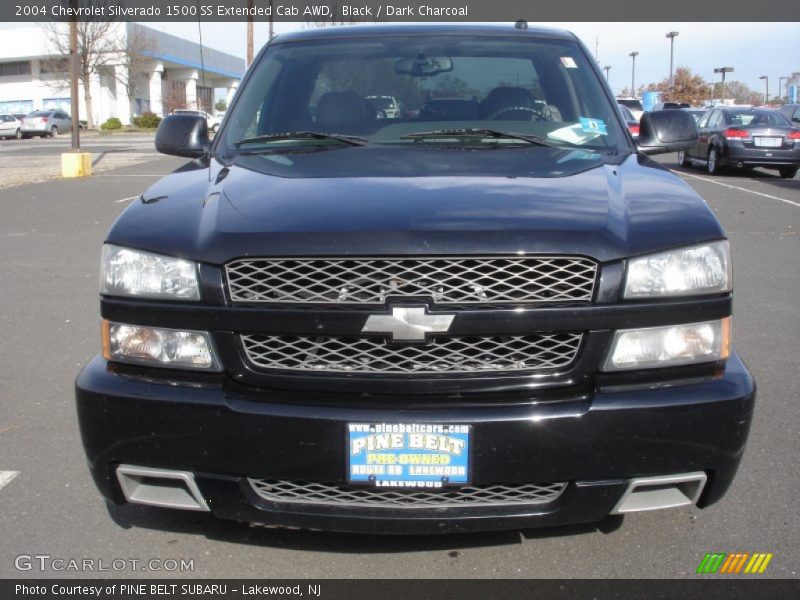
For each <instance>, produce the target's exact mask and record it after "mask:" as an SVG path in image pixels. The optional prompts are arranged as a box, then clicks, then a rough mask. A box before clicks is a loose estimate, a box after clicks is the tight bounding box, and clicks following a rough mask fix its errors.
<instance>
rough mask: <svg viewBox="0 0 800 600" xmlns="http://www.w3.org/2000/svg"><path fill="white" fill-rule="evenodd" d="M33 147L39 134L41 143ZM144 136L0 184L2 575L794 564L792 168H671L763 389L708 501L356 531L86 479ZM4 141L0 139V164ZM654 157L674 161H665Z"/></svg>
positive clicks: (796, 248) (436, 572)
mask: <svg viewBox="0 0 800 600" xmlns="http://www.w3.org/2000/svg"><path fill="white" fill-rule="evenodd" d="M99 141H100V142H102V141H103V140H99ZM109 141H112V140H109ZM118 141H119V140H118ZM39 142H42V143H43V144H44V145H41V146H38V147H37V146H35V144H38V143H39ZM11 143H16V142H8V144H11ZM50 143H51V142H50V141H48V140H29V141H28V142H23V143H22V145H20V146H19V147H18V148H16V149H15V154H16V152H20V153H24V152H26V151H27V149H28V148H29V147H30V148H33V149H35V150H37V151H39V154H36V156H39V157H41V156H44V155H43V154H42V153H41V150H43V149H46V148H48V150H47V151H48V152H50V150H49V146H47V145H48V144H50ZM61 143H62V142H61V140H57V144H56V145H55V146H54V147H53V149H52V152H53V153H55V152H59V151H60V149H59V146H58V144H61ZM120 143H122V142H120ZM134 145H135V144H134ZM145 146H146V144H144V143H143V144H142V145H141V147H142V153H143V154H145V155H147V156H145V157H144V158H143V159H142V160H137V164H135V165H133V166H123V167H121V168H116V169H112V170H108V171H104V172H101V173H99V174H98V175H96V176H93V177H92V178H89V179H86V180H70V181H66V180H54V181H49V182H43V183H33V184H25V185H17V186H14V187H8V188H6V189H0V211H2V213H1V214H2V218H0V252H1V254H0V255H1V256H2V260H1V261H0V282H2V283H0V306H2V307H3V310H2V312H0V331H2V342H0V347H2V352H0V532H2V533H1V534H0V577H20V576H22V577H54V576H64V575H68V576H79V575H84V576H85V575H89V576H92V575H100V576H113V575H118V576H147V577H158V576H181V575H185V576H192V577H223V576H227V577H259V578H280V577H289V578H291V577H311V578H317V577H366V578H370V577H389V578H392V577H414V578H447V577H511V578H514V577H599V578H606V577H634V578H639V577H694V576H695V569H696V568H697V565H698V564H699V563H700V561H701V559H702V558H703V556H704V554H705V553H706V552H712V551H718V552H737V551H740V552H772V553H774V558H773V560H772V562H771V563H770V566H769V569H768V570H767V572H766V574H765V575H763V576H770V577H796V576H797V574H798V571H800V558H798V554H797V540H798V539H800V522H798V520H797V518H796V512H797V499H798V498H799V497H800V480H799V479H798V477H797V462H796V461H797V457H798V455H799V454H800V435H798V434H799V433H800V417H799V416H800V410H798V402H800V392H798V385H797V384H798V372H800V358H799V357H800V353H798V351H797V340H798V339H800V318H798V317H799V316H800V308H798V302H797V298H798V297H800V269H799V268H798V264H799V263H800V236H798V229H800V179H794V180H781V179H779V178H778V177H777V176H776V175H774V174H772V173H770V172H767V171H756V172H753V173H749V174H739V175H721V176H714V177H711V176H708V175H706V174H705V173H704V172H703V171H702V170H700V169H699V168H698V169H679V170H678V173H679V175H680V176H681V177H683V178H684V179H685V181H686V182H687V183H688V184H689V185H690V186H692V187H693V188H694V189H696V190H697V191H698V192H699V193H700V194H701V195H702V196H703V197H704V198H705V199H706V200H707V201H708V203H709V205H710V206H711V207H712V208H713V210H714V211H715V212H716V214H717V215H718V216H719V218H720V220H721V221H722V223H723V225H724V226H725V228H726V229H727V232H728V234H729V236H730V239H731V244H732V248H733V258H734V266H735V267H734V268H735V308H734V343H735V345H736V346H737V347H738V350H739V352H740V353H741V354H742V356H743V358H744V359H745V361H746V362H747V364H748V366H749V367H750V369H751V371H752V373H753V375H754V377H755V378H756V380H757V382H758V385H759V400H758V406H757V411H756V416H755V421H754V425H753V429H752V431H751V437H750V443H749V446H748V449H747V452H746V454H745V457H744V461H743V463H742V466H741V469H740V471H739V474H738V476H737V478H736V480H735V482H734V484H733V487H732V488H731V490H730V491H729V492H728V495H727V496H726V497H725V498H724V499H723V500H722V501H721V502H720V503H718V504H716V505H714V506H713V507H710V508H709V509H706V510H698V509H696V508H690V509H678V510H670V511H660V512H653V513H644V514H639V515H630V516H627V517H625V519H624V520H623V521H621V522H620V521H619V520H617V521H609V522H607V523H603V524H601V525H600V526H585V527H583V526H582V527H567V528H556V529H544V530H526V531H520V532H503V533H486V534H474V535H456V536H446V537H443V536H436V537H397V538H392V537H366V536H356V535H341V534H329V533H316V532H306V531H291V530H275V529H270V528H266V527H258V526H248V525H240V524H236V523H232V522H227V521H218V520H215V519H213V518H211V517H208V516H205V515H198V514H195V513H181V512H171V511H167V510H156V509H145V508H141V507H136V506H124V507H113V508H108V507H107V506H106V504H105V502H104V501H103V500H102V499H101V498H100V496H99V495H98V494H97V492H96V490H95V489H94V487H93V485H92V483H91V481H90V478H89V473H88V470H87V468H86V465H85V462H84V455H83V450H82V448H81V445H80V439H79V436H78V429H77V421H76V415H75V410H74V404H73V392H72V382H73V379H74V377H75V375H76V373H77V372H78V370H79V369H80V367H81V366H82V365H83V364H85V363H86V362H87V361H88V360H89V359H90V358H91V357H92V356H93V355H94V354H96V353H97V351H98V348H99V331H98V330H99V326H98V323H99V319H98V313H97V310H98V302H97V271H98V263H99V251H100V245H101V243H102V241H103V237H104V234H105V232H106V231H107V229H108V227H109V226H110V224H111V223H112V222H113V220H114V219H115V217H116V216H117V215H118V214H119V212H120V211H121V210H123V209H124V207H125V206H126V205H127V203H128V202H129V201H130V200H131V199H132V198H133V197H136V196H137V195H138V194H139V193H140V192H141V191H143V189H144V188H145V187H146V186H147V185H149V184H150V183H152V182H155V181H156V180H157V179H158V177H159V176H161V175H162V174H165V173H167V172H169V171H170V170H172V169H174V168H176V167H178V166H179V165H181V164H182V163H183V161H181V160H180V159H172V158H164V157H158V156H157V155H155V154H153V153H152V150H148V149H147V148H146V147H145ZM101 147H102V146H100V145H98V146H97V148H98V149H99V148H101ZM6 148H7V143H2V147H0V160H2V158H3V157H4V156H5V153H6ZM661 160H663V161H664V162H667V163H670V164H671V165H674V164H675V163H674V157H665V158H663V159H661ZM670 161H671V162H670ZM21 554H27V555H34V554H45V555H49V556H51V557H53V558H65V559H69V558H77V559H82V558H88V559H94V560H100V559H102V560H103V561H104V562H105V563H106V565H109V564H111V561H112V560H113V559H138V560H144V561H146V560H149V559H151V558H161V559H167V558H172V559H193V560H194V565H193V566H194V569H193V571H190V572H185V573H176V572H166V571H148V572H142V571H140V570H138V569H134V568H131V567H126V568H125V569H122V570H121V571H119V572H116V571H113V570H112V571H105V572H100V573H74V572H59V571H54V570H45V571H44V572H41V571H39V570H38V569H37V568H34V569H33V570H32V571H19V570H17V569H16V568H15V558H16V557H17V556H19V555H21Z"/></svg>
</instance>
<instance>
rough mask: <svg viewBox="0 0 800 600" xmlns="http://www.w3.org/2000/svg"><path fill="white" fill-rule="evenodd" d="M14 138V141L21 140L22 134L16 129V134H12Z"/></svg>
mask: <svg viewBox="0 0 800 600" xmlns="http://www.w3.org/2000/svg"><path fill="white" fill-rule="evenodd" d="M14 137H15V138H16V139H18V140H21V139H22V132H21V131H20V130H19V129H17V132H16V133H15V134H14Z"/></svg>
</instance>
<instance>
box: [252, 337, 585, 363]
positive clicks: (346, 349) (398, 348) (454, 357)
mask: <svg viewBox="0 0 800 600" xmlns="http://www.w3.org/2000/svg"><path fill="white" fill-rule="evenodd" d="M582 339H583V334H582V333H575V332H565V333H540V334H533V335H523V336H500V335H496V336H474V337H470V336H463V337H460V336H453V337H441V338H432V340H430V341H429V343H428V344H425V345H410V344H393V343H387V342H386V341H385V340H383V339H381V338H372V337H358V336H342V337H312V336H307V337H306V336H295V335H263V334H243V335H242V336H241V340H242V345H243V347H244V351H245V355H246V356H247V360H248V361H249V362H250V363H251V364H252V365H254V366H255V367H257V368H260V369H279V370H292V371H318V372H337V373H454V372H456V373H465V372H496V371H526V370H541V369H555V368H563V367H566V366H568V365H569V364H571V363H572V362H573V360H575V357H576V355H577V353H578V349H579V347H580V343H581V340H582Z"/></svg>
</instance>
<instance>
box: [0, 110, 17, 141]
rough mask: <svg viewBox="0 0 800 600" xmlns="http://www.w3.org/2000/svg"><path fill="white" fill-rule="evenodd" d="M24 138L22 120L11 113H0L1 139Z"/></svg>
mask: <svg viewBox="0 0 800 600" xmlns="http://www.w3.org/2000/svg"><path fill="white" fill-rule="evenodd" d="M7 138H17V139H18V140H19V139H21V138H22V121H20V120H19V119H18V118H17V117H15V116H14V115H12V114H10V113H5V114H2V115H0V139H7Z"/></svg>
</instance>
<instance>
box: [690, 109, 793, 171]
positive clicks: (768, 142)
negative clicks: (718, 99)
mask: <svg viewBox="0 0 800 600" xmlns="http://www.w3.org/2000/svg"><path fill="white" fill-rule="evenodd" d="M697 127H698V129H699V130H700V136H699V139H698V142H697V144H696V145H695V146H694V147H693V148H691V149H689V150H687V151H685V152H679V153H678V164H680V165H681V166H688V165H690V164H691V163H692V161H694V160H701V161H705V163H706V169H707V170H708V172H709V173H711V174H712V175H713V174H715V173H718V172H719V170H720V169H722V168H724V167H727V166H735V167H766V168H768V169H777V170H778V172H779V173H780V174H781V177H784V178H786V179H790V178H792V177H794V176H795V175H796V174H797V170H798V167H800V130H798V129H797V128H796V127H794V125H793V124H792V123H791V122H790V121H789V120H788V119H787V118H786V117H785V116H783V115H782V114H781V113H780V112H778V111H775V110H764V109H753V108H715V109H714V110H711V111H709V112H708V113H707V114H705V115H704V116H703V117H701V119H700V121H699V122H698V123H697Z"/></svg>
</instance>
